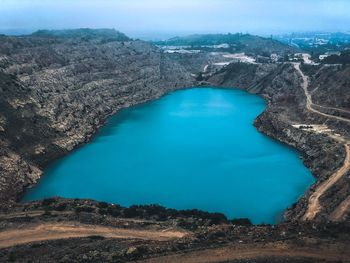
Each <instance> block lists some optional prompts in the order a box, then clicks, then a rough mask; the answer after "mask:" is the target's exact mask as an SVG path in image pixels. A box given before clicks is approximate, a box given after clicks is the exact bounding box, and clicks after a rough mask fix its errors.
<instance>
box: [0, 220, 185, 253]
mask: <svg viewBox="0 0 350 263" xmlns="http://www.w3.org/2000/svg"><path fill="white" fill-rule="evenodd" d="M187 234H188V233H186V232H184V231H176V230H168V229H167V230H163V231H162V230H137V229H123V228H114V227H106V226H97V225H87V224H80V223H73V222H71V223H69V222H65V223H43V224H40V225H29V226H25V228H23V229H22V228H21V229H11V230H5V231H1V232H0V248H6V247H12V246H15V245H20V244H25V243H30V242H38V241H45V240H54V239H64V238H77V237H88V236H103V237H105V238H120V239H142V240H156V241H167V240H171V239H176V238H181V237H184V236H185V235H187Z"/></svg>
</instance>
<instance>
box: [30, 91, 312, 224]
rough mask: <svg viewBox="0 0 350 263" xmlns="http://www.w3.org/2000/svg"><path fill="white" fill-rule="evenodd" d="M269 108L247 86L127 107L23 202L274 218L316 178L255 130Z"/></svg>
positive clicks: (290, 153) (286, 149)
mask: <svg viewBox="0 0 350 263" xmlns="http://www.w3.org/2000/svg"><path fill="white" fill-rule="evenodd" d="M264 108H265V102H264V101H263V100H262V99H261V98H259V97H257V96H254V95H250V94H248V93H245V92H243V91H240V90H227V89H216V88H215V89H214V88H194V89H188V90H182V91H176V92H173V93H171V94H169V95H167V96H165V97H163V98H161V99H159V100H156V101H153V102H149V103H146V104H142V105H138V106H135V107H131V108H128V109H125V110H122V111H120V112H119V113H118V114H116V115H114V116H113V117H111V118H110V119H109V121H108V123H107V124H106V125H105V127H104V128H103V129H102V130H101V131H100V132H99V134H98V135H97V136H96V137H95V138H94V139H93V141H92V142H91V143H89V144H86V145H85V146H83V147H81V148H80V149H78V150H76V151H74V152H72V153H71V154H69V155H68V156H67V157H65V158H63V159H60V160H58V161H56V162H55V163H53V164H52V165H51V166H50V167H49V168H48V169H47V170H46V171H45V174H44V176H43V177H42V179H41V180H40V181H39V183H38V184H37V185H36V186H35V187H34V188H32V189H30V190H29V191H28V192H27V193H26V195H25V196H24V201H28V200H36V199H42V198H46V197H52V196H62V197H71V198H92V199H96V200H100V201H107V202H112V203H118V204H121V205H124V206H129V205H132V204H161V205H164V206H166V207H171V208H177V209H190V208H198V209H202V210H207V211H213V212H222V213H224V214H225V215H227V216H228V217H229V218H236V217H247V218H249V219H251V220H252V222H254V223H275V222H277V221H278V218H279V216H280V215H281V213H282V211H283V210H284V209H286V208H287V207H288V206H290V205H291V204H293V203H294V202H295V201H296V200H297V199H298V197H299V196H301V195H302V194H303V193H304V191H305V190H306V189H307V188H308V187H309V186H310V184H312V183H313V181H314V179H313V177H312V176H311V174H310V172H309V170H308V169H306V168H305V167H304V166H303V164H302V162H301V160H300V159H299V156H298V153H297V152H296V151H294V150H293V149H291V148H289V147H287V146H285V145H282V144H280V143H278V142H277V141H275V140H273V139H271V138H269V137H267V136H265V135H263V134H261V133H259V132H258V131H257V130H256V129H255V128H254V126H253V125H252V124H253V120H254V119H255V118H256V116H258V115H259V114H260V113H261V112H262V111H263V110H264Z"/></svg>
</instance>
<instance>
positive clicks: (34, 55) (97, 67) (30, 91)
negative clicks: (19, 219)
mask: <svg viewBox="0 0 350 263" xmlns="http://www.w3.org/2000/svg"><path fill="white" fill-rule="evenodd" d="M193 83H194V79H193V77H192V76H191V75H190V73H189V72H188V71H187V70H186V69H184V68H183V66H181V65H179V64H178V63H177V62H175V61H174V60H171V59H170V58H169V57H167V56H166V55H165V54H164V53H163V52H162V51H161V50H160V49H158V48H156V47H155V46H153V45H151V44H149V43H147V42H143V41H131V40H128V41H118V40H113V39H112V40H111V39H110V38H103V37H101V38H96V37H94V38H92V39H85V38H84V39H82V38H74V37H73V38H71V37H68V38H61V37H48V36H41V35H40V36H35V37H34V36H30V37H29V36H28V37H22V38H21V37H14V38H12V37H1V38H0V93H1V96H0V144H1V148H0V149H1V152H0V173H1V180H0V202H2V203H4V202H7V201H12V200H16V198H18V197H19V194H20V193H21V192H22V190H23V187H25V186H27V185H29V184H32V183H34V182H35V181H36V180H37V179H38V178H39V177H40V175H41V173H42V168H43V167H44V166H45V165H46V164H47V163H48V162H50V161H52V160H53V159H55V158H57V157H59V156H62V155H63V154H65V153H67V152H68V151H70V150H72V149H73V148H75V147H76V146H77V145H79V144H81V143H83V142H86V141H87V140H89V138H90V137H91V136H92V135H93V134H94V133H95V132H96V130H97V128H98V127H99V126H100V125H101V124H102V123H103V122H104V121H105V119H106V117H108V116H109V115H111V114H113V113H115V112H116V111H117V110H119V109H121V108H123V107H128V106H130V105H133V104H136V103H141V102H144V101H146V100H150V99H154V98H157V97H159V96H162V95H163V94H164V93H166V92H169V91H171V90H173V89H179V88H182V87H189V86H192V85H193Z"/></svg>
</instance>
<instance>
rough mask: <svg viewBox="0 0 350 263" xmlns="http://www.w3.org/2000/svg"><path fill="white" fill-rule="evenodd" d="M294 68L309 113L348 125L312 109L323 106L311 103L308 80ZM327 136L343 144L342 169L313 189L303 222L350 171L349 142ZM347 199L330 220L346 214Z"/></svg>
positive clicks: (342, 119)
mask: <svg viewBox="0 0 350 263" xmlns="http://www.w3.org/2000/svg"><path fill="white" fill-rule="evenodd" d="M294 67H295V69H296V70H297V71H298V72H299V74H300V75H301V77H302V79H303V82H302V88H303V90H304V94H305V97H306V109H307V110H309V111H310V112H313V113H316V114H319V115H322V116H324V117H327V118H330V119H334V120H338V121H343V122H346V123H350V119H347V118H343V117H339V116H335V115H330V114H326V113H323V112H320V111H318V110H316V109H314V108H313V106H317V107H323V106H319V105H316V104H314V103H313V102H312V97H311V94H310V93H309V91H308V87H309V79H308V77H307V76H305V74H304V73H303V72H302V71H301V69H300V63H295V64H294ZM323 108H327V107H323ZM331 109H335V110H339V111H342V109H337V108H331ZM331 133H332V132H331ZM329 136H330V137H332V138H333V139H335V140H337V141H338V142H341V143H344V147H345V152H346V156H345V160H344V163H343V165H342V167H340V168H339V169H338V170H337V171H336V172H335V173H334V174H332V175H331V176H330V177H329V178H328V180H326V181H325V182H323V183H322V184H320V185H319V186H318V187H317V188H316V189H315V192H314V193H313V194H312V195H311V196H310V198H309V203H308V208H307V211H306V213H305V214H304V216H303V219H304V220H312V219H314V218H315V216H316V215H317V214H318V213H319V212H320V211H321V209H322V207H321V205H320V202H319V199H320V197H321V196H322V195H323V194H324V193H325V192H326V191H327V190H328V189H329V188H331V187H332V186H333V185H334V184H335V183H336V182H337V181H338V180H339V179H340V178H342V177H343V176H344V175H346V173H347V172H348V171H349V170H350V141H349V140H347V139H346V138H344V137H342V136H339V135H338V134H329ZM348 199H349V198H347V199H346V200H344V201H343V202H345V203H341V204H340V205H339V207H338V208H336V210H335V211H334V212H333V213H332V215H331V216H330V219H331V220H332V219H333V220H339V218H342V217H343V215H344V213H346V212H347V211H348V206H350V205H349V204H348V202H350V201H347V200H348Z"/></svg>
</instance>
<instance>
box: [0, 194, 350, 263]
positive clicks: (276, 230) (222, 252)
mask: <svg viewBox="0 0 350 263" xmlns="http://www.w3.org/2000/svg"><path fill="white" fill-rule="evenodd" d="M1 212H2V213H1V215H0V261H3V262H7V261H10V262H28V260H30V261H33V262H135V261H137V262H139V261H142V262H143V261H144V260H145V262H182V263H184V262H198V263H200V262H276V263H277V262H303V263H305V262H349V259H350V255H349V251H348V249H347V248H348V247H349V245H350V243H349V240H350V239H349V233H350V231H349V228H350V225H349V224H348V223H341V224H339V223H326V224H324V223H316V222H314V223H309V222H304V223H303V222H294V223H292V222H289V223H282V224H279V225H276V226H271V225H262V226H253V225H250V224H249V222H247V221H246V220H227V219H226V218H225V217H224V216H223V215H220V214H211V213H206V212H201V211H198V210H190V211H176V210H173V209H165V208H163V207H160V206H132V207H130V208H124V207H120V206H118V205H112V204H107V203H104V202H95V201H90V200H69V199H53V198H50V199H45V200H43V201H39V202H32V203H28V204H16V205H15V206H14V207H12V208H11V209H9V210H7V211H6V210H2V211H1ZM156 233H158V235H156ZM14 234H15V235H14ZM115 235H117V236H115ZM118 235H119V237H118ZM13 243H15V244H17V246H12V244H13Z"/></svg>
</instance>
